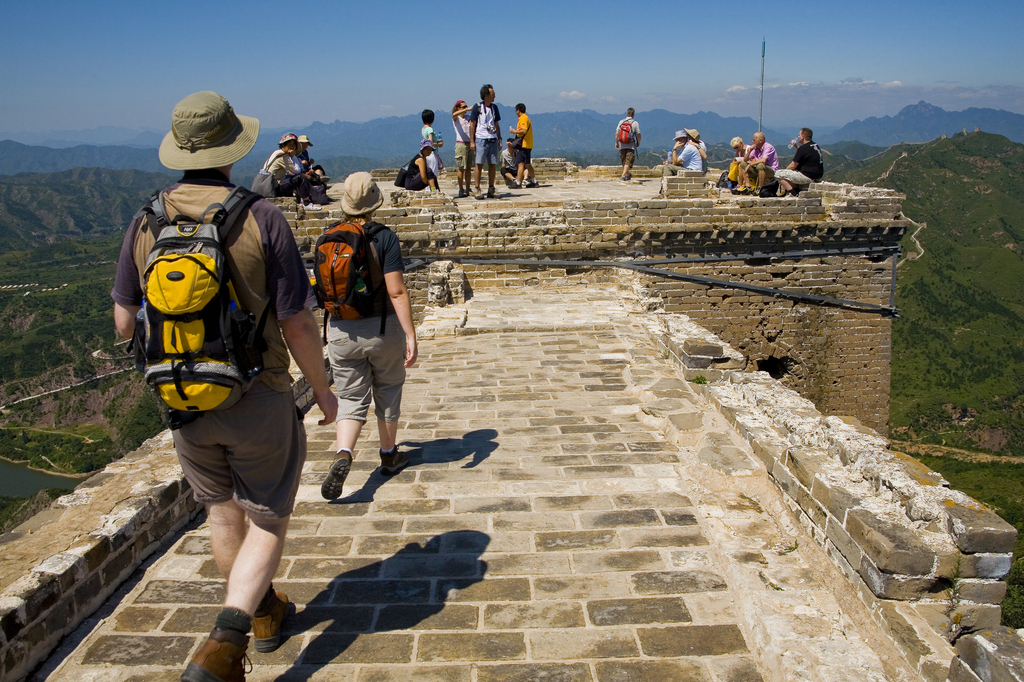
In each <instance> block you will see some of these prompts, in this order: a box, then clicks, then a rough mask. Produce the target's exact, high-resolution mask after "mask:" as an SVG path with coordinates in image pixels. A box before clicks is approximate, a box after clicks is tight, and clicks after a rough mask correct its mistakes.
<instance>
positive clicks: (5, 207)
mask: <svg viewBox="0 0 1024 682" xmlns="http://www.w3.org/2000/svg"><path fill="white" fill-rule="evenodd" d="M175 179H176V177H172V176H169V175H164V174H162V173H145V172H143V171H138V170H109V169H106V168H73V169H71V170H67V171H61V172H59V173H25V174H21V175H11V176H0V253H3V252H6V251H13V250H18V249H26V248H31V247H33V246H38V245H40V244H47V243H52V242H55V241H57V240H59V239H67V238H80V237H88V236H95V235H102V234H109V233H110V232H113V231H115V230H119V229H123V228H124V227H125V226H127V224H128V221H129V220H130V219H131V217H132V215H133V214H134V213H135V211H137V210H138V208H139V206H141V205H142V202H143V201H145V200H146V198H147V197H149V196H151V195H152V194H153V193H154V192H155V191H156V190H157V189H159V188H160V187H164V186H166V185H168V184H170V183H171V182H173V181H174V180H175Z"/></svg>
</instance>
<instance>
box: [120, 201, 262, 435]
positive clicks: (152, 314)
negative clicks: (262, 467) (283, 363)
mask: <svg viewBox="0 0 1024 682" xmlns="http://www.w3.org/2000/svg"><path fill="white" fill-rule="evenodd" d="M257 198H259V195H257V194H254V193H252V192H250V191H248V190H246V189H243V188H240V187H239V188H235V189H234V190H233V191H232V192H231V194H229V195H228V196H227V198H226V199H225V200H224V202H223V203H215V204H212V205H210V206H208V207H207V208H206V210H205V211H203V215H201V216H200V217H199V219H198V220H195V219H193V218H190V217H188V216H182V215H177V216H175V217H174V218H173V219H169V218H168V217H167V213H166V210H165V208H164V200H163V193H159V194H157V195H156V196H155V197H153V198H152V199H151V200H150V201H149V202H147V204H146V205H145V206H144V207H143V208H142V209H141V210H140V211H139V214H140V215H142V214H150V215H151V216H152V218H153V219H154V220H155V221H156V229H155V230H154V234H155V235H156V243H154V244H153V248H152V249H150V252H149V256H148V257H147V258H146V267H145V270H144V271H143V276H142V281H143V294H144V298H143V305H142V310H141V311H140V312H139V316H138V317H137V318H136V324H135V338H134V340H133V341H134V348H135V354H136V355H135V357H136V364H137V366H138V367H139V369H140V370H141V371H142V372H143V373H144V374H145V377H146V383H147V384H149V386H150V387H151V388H152V389H153V390H154V391H155V392H156V394H157V396H158V397H159V398H160V399H161V400H162V401H163V403H164V404H165V405H166V406H167V407H168V410H169V419H170V422H171V428H172V429H173V428H176V427H177V426H180V425H181V424H183V423H188V422H190V421H192V420H193V419H194V418H195V417H197V416H199V415H201V414H202V413H203V412H207V411H209V410H223V409H226V408H228V407H231V406H232V405H234V404H235V403H236V402H238V400H239V399H240V398H241V397H242V394H243V393H245V391H246V390H248V388H249V386H250V385H251V384H252V381H253V379H254V378H255V377H256V375H258V374H259V373H260V372H261V371H262V370H263V352H264V351H265V350H266V349H267V347H266V342H265V341H264V338H263V329H264V327H265V326H266V322H267V313H268V312H269V310H270V305H269V304H268V305H267V306H266V307H265V308H264V310H263V312H262V314H261V315H260V318H259V322H256V318H255V315H254V314H253V313H252V312H251V311H247V310H243V309H242V308H241V305H240V303H239V301H238V297H237V296H236V295H235V291H234V287H233V286H232V283H231V276H230V273H229V271H228V264H227V260H226V258H225V255H224V238H225V236H226V235H227V233H228V231H230V230H231V228H232V227H234V226H235V224H236V223H238V222H239V219H240V217H241V215H242V213H243V212H244V211H245V209H246V208H247V207H248V206H249V204H250V203H252V201H254V200H255V199H257Z"/></svg>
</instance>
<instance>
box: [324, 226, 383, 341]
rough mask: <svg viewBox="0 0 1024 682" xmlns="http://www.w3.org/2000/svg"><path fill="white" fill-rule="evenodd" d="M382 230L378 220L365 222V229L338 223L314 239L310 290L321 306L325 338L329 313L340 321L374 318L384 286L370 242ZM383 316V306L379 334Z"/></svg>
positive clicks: (381, 272) (374, 250) (381, 271)
mask: <svg viewBox="0 0 1024 682" xmlns="http://www.w3.org/2000/svg"><path fill="white" fill-rule="evenodd" d="M384 229H387V228H385V227H384V226H383V225H381V224H380V223H372V222H371V223H367V224H366V227H365V228H364V227H363V226H362V225H356V224H354V223H343V222H337V223H335V224H333V225H331V226H330V227H328V228H327V229H326V230H325V231H324V233H323V234H322V235H320V238H319V239H317V240H316V260H315V263H314V266H313V275H314V279H315V284H314V285H313V290H314V291H315V293H316V299H317V302H318V303H319V304H320V307H321V308H323V309H324V335H325V338H326V334H327V318H328V316H329V315H334V316H335V317H340V318H341V319H343V320H358V319H362V318H366V317H373V313H374V308H375V304H376V302H377V299H378V298H379V296H380V294H381V293H383V292H384V291H386V287H385V286H384V274H383V268H382V267H381V265H380V264H379V262H376V261H377V260H378V256H377V253H376V249H375V248H374V247H373V244H372V243H371V242H372V241H373V237H374V235H376V234H377V233H378V232H380V231H381V230H384ZM374 266H376V267H374ZM374 269H375V270H376V272H373V270H374ZM386 319H387V308H386V307H385V310H384V314H383V315H381V325H380V326H381V333H382V334H383V333H384V323H385V320H386Z"/></svg>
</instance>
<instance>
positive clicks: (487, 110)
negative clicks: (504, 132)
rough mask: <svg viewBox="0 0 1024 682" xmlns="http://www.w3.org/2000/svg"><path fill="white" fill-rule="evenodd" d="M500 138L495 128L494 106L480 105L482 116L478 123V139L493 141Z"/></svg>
mask: <svg viewBox="0 0 1024 682" xmlns="http://www.w3.org/2000/svg"><path fill="white" fill-rule="evenodd" d="M497 137H498V135H497V129H496V128H495V127H494V106H493V105H492V106H489V107H485V106H484V105H482V104H481V105H480V116H479V118H478V119H477V122H476V139H478V140H493V139H496V138H497Z"/></svg>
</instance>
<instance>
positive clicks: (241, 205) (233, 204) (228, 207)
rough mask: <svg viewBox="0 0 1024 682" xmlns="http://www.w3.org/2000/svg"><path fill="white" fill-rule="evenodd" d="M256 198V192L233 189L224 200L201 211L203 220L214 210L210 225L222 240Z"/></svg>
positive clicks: (239, 188)
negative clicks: (215, 229)
mask: <svg viewBox="0 0 1024 682" xmlns="http://www.w3.org/2000/svg"><path fill="white" fill-rule="evenodd" d="M258 198H260V195H259V194H257V193H256V192H250V191H249V190H247V189H245V188H244V187H235V188H234V189H233V190H231V193H230V194H228V195H227V197H225V198H224V201H222V202H218V203H214V204H210V205H209V206H207V207H206V210H205V211H203V218H204V219H205V218H206V215H207V214H208V213H209V212H210V211H211V210H212V209H216V211H214V214H213V217H212V218H211V219H210V223H211V224H212V225H213V226H214V227H216V228H217V231H218V233H219V234H220V236H221V238H222V239H223V238H224V237H226V236H227V233H228V232H230V231H231V228H232V227H234V226H235V224H236V223H238V219H239V218H240V217H241V215H242V212H243V211H245V209H247V208H248V207H249V205H250V204H251V203H252V202H254V201H255V200H256V199H258Z"/></svg>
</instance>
